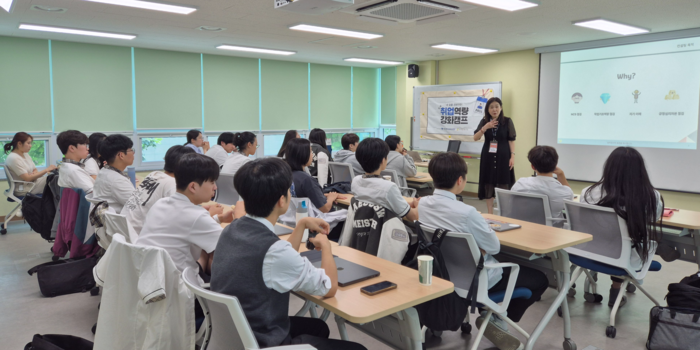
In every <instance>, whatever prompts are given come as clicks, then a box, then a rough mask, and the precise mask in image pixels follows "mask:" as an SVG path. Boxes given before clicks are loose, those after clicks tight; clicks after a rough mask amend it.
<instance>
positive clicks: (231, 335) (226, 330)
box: [182, 267, 260, 350]
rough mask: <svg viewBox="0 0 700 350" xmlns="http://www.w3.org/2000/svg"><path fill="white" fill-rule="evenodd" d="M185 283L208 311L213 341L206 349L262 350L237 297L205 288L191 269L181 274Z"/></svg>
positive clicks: (211, 339) (211, 340) (195, 272)
mask: <svg viewBox="0 0 700 350" xmlns="http://www.w3.org/2000/svg"><path fill="white" fill-rule="evenodd" d="M182 280H183V281H184V282H185V285H187V288H189V289H190V290H191V291H192V293H194V294H195V295H196V296H197V299H199V301H200V304H203V305H201V306H202V308H203V309H204V308H206V309H205V310H208V311H209V318H210V322H211V338H210V341H209V346H208V347H207V349H210V350H223V349H226V350H248V349H260V347H259V346H258V341H257V340H256V339H255V335H254V334H253V330H252V329H251V328H250V325H249V324H248V320H247V319H246V317H245V314H244V313H243V308H242V307H241V304H240V303H239V302H238V299H237V298H236V297H234V296H230V295H225V294H221V293H216V292H212V291H209V290H206V289H204V288H202V286H201V284H200V283H199V279H198V278H197V271H195V270H193V269H191V268H189V267H188V268H186V269H185V271H182Z"/></svg>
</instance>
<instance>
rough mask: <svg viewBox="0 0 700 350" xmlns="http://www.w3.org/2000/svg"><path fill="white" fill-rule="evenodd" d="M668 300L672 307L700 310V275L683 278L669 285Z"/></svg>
mask: <svg viewBox="0 0 700 350" xmlns="http://www.w3.org/2000/svg"><path fill="white" fill-rule="evenodd" d="M666 302H667V303H668V306H669V307H671V308H683V309H690V310H698V312H700V277H698V275H697V274H693V275H690V276H688V277H685V278H683V279H682V280H681V281H680V283H671V284H669V285H668V294H666Z"/></svg>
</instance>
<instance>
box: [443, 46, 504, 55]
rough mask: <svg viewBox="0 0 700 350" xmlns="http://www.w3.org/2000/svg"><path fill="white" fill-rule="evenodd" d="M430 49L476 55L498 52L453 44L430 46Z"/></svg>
mask: <svg viewBox="0 0 700 350" xmlns="http://www.w3.org/2000/svg"><path fill="white" fill-rule="evenodd" d="M431 47H434V48H436V49H445V50H455V51H466V52H476V53H491V52H496V51H498V50H494V49H482V48H478V47H471V46H462V45H453V44H439V45H432V46H431Z"/></svg>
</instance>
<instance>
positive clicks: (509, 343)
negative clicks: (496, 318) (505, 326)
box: [476, 317, 524, 350]
mask: <svg viewBox="0 0 700 350" xmlns="http://www.w3.org/2000/svg"><path fill="white" fill-rule="evenodd" d="M483 323H484V317H479V318H477V319H476V327H477V328H481V325H482V324H483ZM484 337H486V339H488V340H489V341H491V342H492V343H493V345H495V346H496V347H497V348H498V349H500V350H522V349H523V348H524V347H523V344H522V343H521V342H520V340H519V339H518V338H516V337H514V336H513V335H511V334H510V333H508V332H507V331H503V330H502V329H501V328H500V327H498V326H497V325H496V324H495V322H493V321H489V323H487V324H486V330H485V331H484Z"/></svg>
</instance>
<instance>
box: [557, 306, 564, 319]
mask: <svg viewBox="0 0 700 350" xmlns="http://www.w3.org/2000/svg"><path fill="white" fill-rule="evenodd" d="M563 314H564V313H563V312H562V311H561V306H560V307H558V308H557V315H559V317H563V316H562V315H563Z"/></svg>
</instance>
